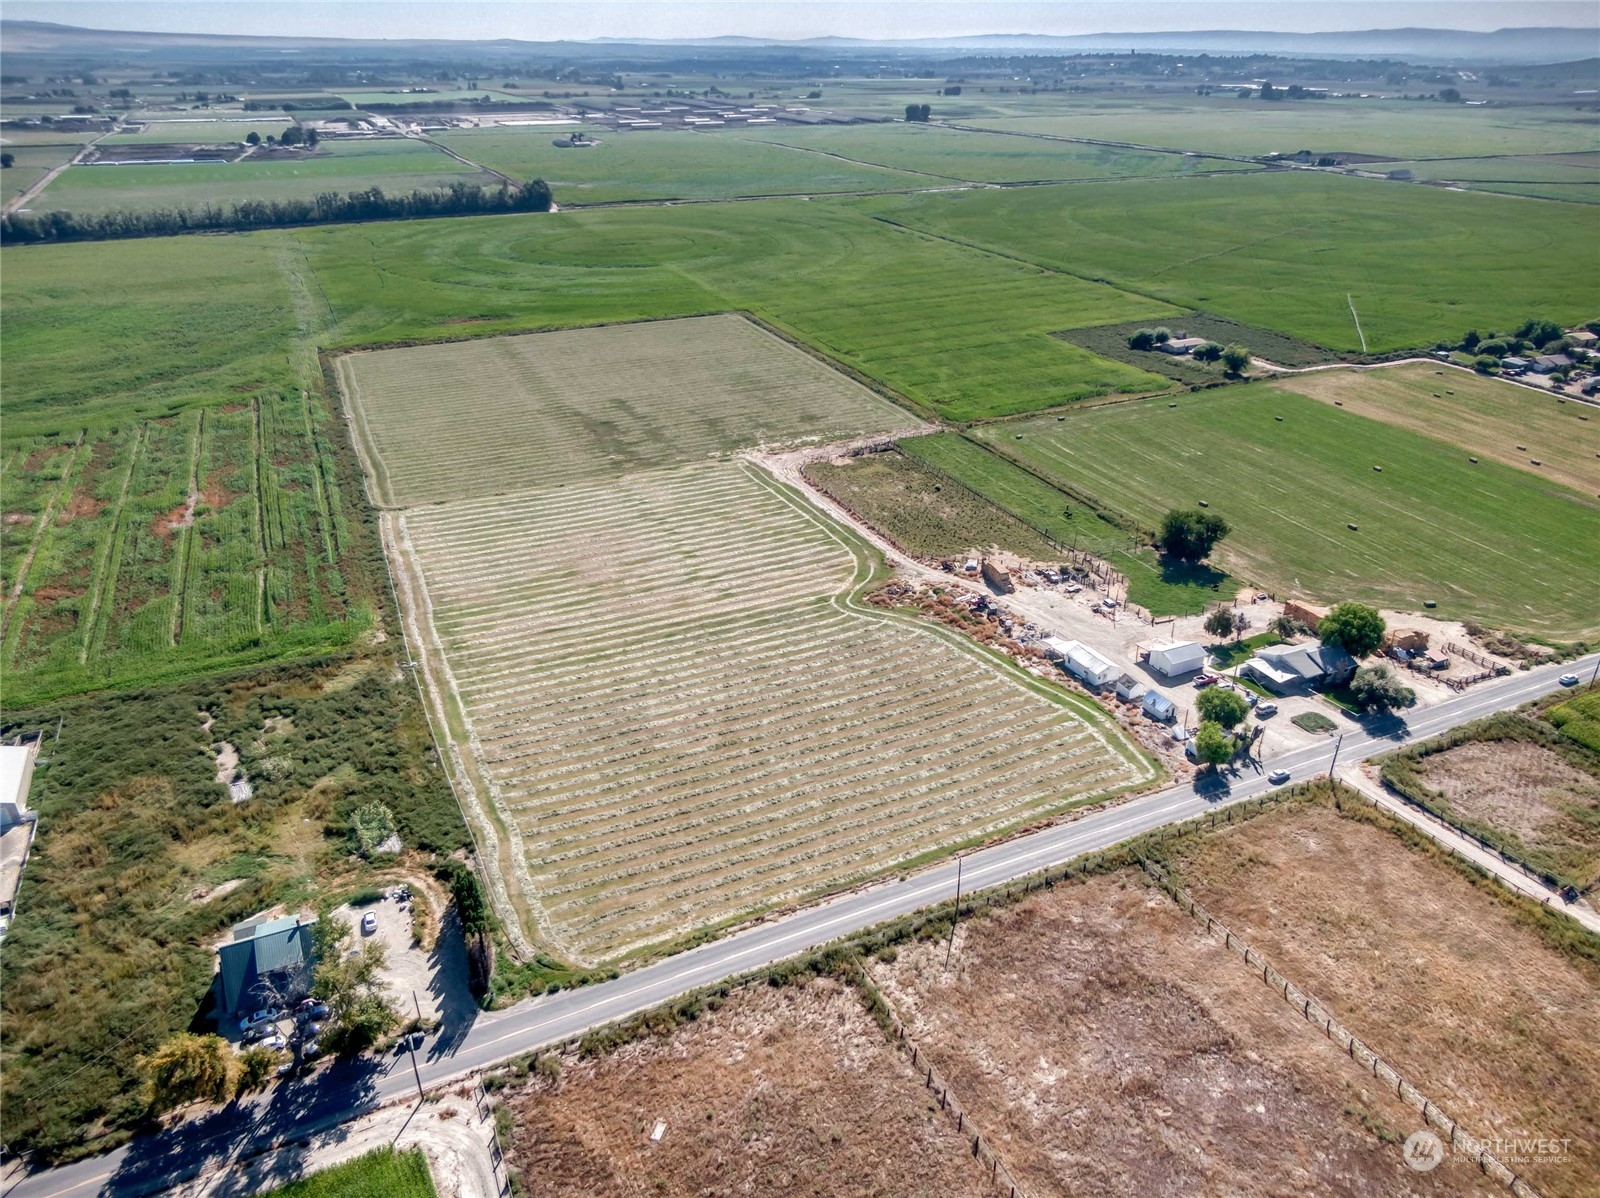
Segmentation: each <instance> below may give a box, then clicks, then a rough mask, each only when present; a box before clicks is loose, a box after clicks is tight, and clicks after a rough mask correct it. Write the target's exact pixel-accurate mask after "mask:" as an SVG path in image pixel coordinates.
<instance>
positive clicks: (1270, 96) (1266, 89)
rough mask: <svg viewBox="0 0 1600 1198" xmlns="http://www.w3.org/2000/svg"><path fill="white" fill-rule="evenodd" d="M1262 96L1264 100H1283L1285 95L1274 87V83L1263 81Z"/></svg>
mask: <svg viewBox="0 0 1600 1198" xmlns="http://www.w3.org/2000/svg"><path fill="white" fill-rule="evenodd" d="M1261 98H1262V99H1263V100H1281V99H1283V96H1282V95H1280V94H1279V92H1278V89H1277V88H1275V87H1273V86H1272V84H1270V83H1263V84H1262V85H1261Z"/></svg>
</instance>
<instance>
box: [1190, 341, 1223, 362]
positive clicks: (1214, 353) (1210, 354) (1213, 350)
mask: <svg viewBox="0 0 1600 1198" xmlns="http://www.w3.org/2000/svg"><path fill="white" fill-rule="evenodd" d="M1189 356H1190V357H1191V358H1193V359H1194V360H1195V361H1196V362H1215V361H1217V360H1218V359H1220V358H1221V357H1222V346H1220V345H1218V344H1217V343H1216V342H1215V341H1207V342H1206V343H1205V344H1204V345H1197V346H1195V347H1194V348H1193V349H1192V350H1190V351H1189Z"/></svg>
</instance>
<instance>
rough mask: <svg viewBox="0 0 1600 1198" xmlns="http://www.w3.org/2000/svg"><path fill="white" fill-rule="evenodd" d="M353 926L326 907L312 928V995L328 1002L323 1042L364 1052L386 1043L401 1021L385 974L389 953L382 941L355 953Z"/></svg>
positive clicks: (370, 944) (372, 943)
mask: <svg viewBox="0 0 1600 1198" xmlns="http://www.w3.org/2000/svg"><path fill="white" fill-rule="evenodd" d="M349 942H350V925H349V924H347V923H346V922H345V921H344V920H342V919H335V918H334V917H333V913H332V911H330V910H328V909H326V908H324V909H323V910H322V911H321V912H319V914H318V918H317V922H316V924H315V926H314V928H313V930H312V946H313V953H314V955H315V957H316V960H317V965H316V973H315V978H316V980H315V981H314V982H313V983H312V987H311V993H312V994H313V995H314V996H316V997H317V998H320V999H321V1000H322V1001H323V1002H325V1003H327V1004H328V1019H327V1030H326V1032H324V1034H323V1039H324V1042H325V1043H326V1044H327V1045H328V1046H329V1047H330V1048H333V1049H335V1050H338V1051H343V1052H360V1051H361V1050H362V1049H364V1048H368V1047H370V1046H371V1045H373V1044H374V1043H376V1042H377V1041H378V1040H380V1039H382V1038H383V1037H384V1036H385V1035H387V1034H388V1033H389V1032H390V1031H392V1030H393V1029H394V1027H395V1025H396V1024H397V1023H398V1022H399V1017H398V1016H397V1015H396V1014H395V1012H394V1008H393V1007H391V1006H390V1005H389V999H388V995H387V992H386V991H385V989H384V985H383V979H382V977H381V976H380V974H381V971H382V970H383V966H384V963H385V961H386V959H387V953H386V951H385V949H384V944H383V941H381V940H374V941H370V942H369V943H367V944H366V945H365V946H364V947H363V948H362V950H361V951H360V952H359V953H356V954H354V955H350V954H349V953H348V952H347V950H346V947H345V946H346V945H347V944H349Z"/></svg>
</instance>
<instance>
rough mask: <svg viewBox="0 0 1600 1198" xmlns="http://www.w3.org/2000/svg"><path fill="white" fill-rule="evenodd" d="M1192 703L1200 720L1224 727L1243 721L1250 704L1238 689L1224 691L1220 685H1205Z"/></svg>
mask: <svg viewBox="0 0 1600 1198" xmlns="http://www.w3.org/2000/svg"><path fill="white" fill-rule="evenodd" d="M1194 705H1195V707H1196V708H1198V709H1199V711H1200V718H1201V719H1202V720H1205V721H1207V722H1208V723H1212V724H1216V725H1217V726H1218V727H1219V728H1225V729H1226V728H1233V727H1236V726H1237V725H1239V724H1241V723H1243V722H1244V717H1245V716H1247V715H1249V714H1250V704H1248V703H1246V702H1245V701H1244V696H1243V695H1241V694H1240V693H1239V692H1238V691H1225V690H1223V689H1222V688H1221V687H1220V686H1208V687H1206V689H1205V690H1203V691H1201V692H1200V693H1199V694H1198V695H1197V696H1195V701H1194ZM1204 726H1205V725H1204V724H1202V725H1201V727H1204Z"/></svg>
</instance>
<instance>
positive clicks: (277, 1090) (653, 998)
mask: <svg viewBox="0 0 1600 1198" xmlns="http://www.w3.org/2000/svg"><path fill="white" fill-rule="evenodd" d="M1597 664H1600V656H1590V657H1587V658H1584V659H1581V660H1579V661H1577V662H1572V663H1568V664H1567V665H1564V666H1540V667H1539V668H1537V669H1534V670H1530V671H1527V672H1525V673H1523V672H1519V673H1515V674H1511V675H1509V676H1508V677H1505V678H1500V679H1496V680H1494V681H1492V682H1487V683H1484V684H1482V685H1480V686H1478V687H1475V688H1473V689H1472V690H1469V691H1466V692H1465V693H1463V694H1460V695H1457V696H1455V697H1453V698H1451V699H1448V700H1446V701H1444V702H1442V703H1438V704H1435V705H1434V706H1432V707H1429V708H1425V709H1422V710H1419V711H1417V712H1415V713H1413V714H1412V715H1411V717H1410V718H1409V719H1401V718H1400V717H1398V716H1396V717H1391V718H1390V719H1388V720H1386V721H1376V722H1374V721H1368V722H1366V723H1365V724H1358V723H1357V722H1355V721H1354V720H1348V721H1346V724H1347V728H1346V730H1345V732H1344V734H1343V737H1342V743H1339V742H1336V740H1335V738H1332V737H1330V738H1329V740H1328V741H1327V743H1326V744H1321V745H1314V746H1310V747H1307V748H1304V749H1299V750H1296V751H1295V752H1292V753H1286V754H1284V755H1282V756H1281V757H1277V758H1274V759H1273V760H1271V761H1269V762H1267V763H1266V767H1265V768H1262V769H1260V770H1259V771H1258V770H1257V769H1255V768H1254V767H1251V768H1249V769H1247V770H1245V771H1244V772H1241V773H1238V774H1224V775H1222V777H1221V778H1220V779H1216V778H1212V779H1206V780H1202V781H1201V784H1200V785H1201V788H1202V789H1196V787H1195V786H1194V785H1190V784H1187V783H1186V784H1184V785H1181V786H1174V787H1170V788H1168V789H1166V790H1162V791H1157V792H1155V793H1152V794H1148V795H1144V796H1141V797H1140V798H1136V799H1131V800H1129V801H1127V802H1124V803H1120V804H1118V805H1116V806H1114V807H1110V808H1107V809H1105V810H1100V811H1091V812H1089V813H1088V814H1084V815H1081V816H1079V817H1078V818H1076V819H1073V820H1071V821H1070V822H1065V823H1061V824H1057V825H1055V826H1053V827H1048V828H1045V829H1042V830H1040V831H1038V832H1032V833H1029V834H1027V835H1025V836H1019V837H1017V838H1015V839H1013V840H1008V841H1006V842H1004V843H1002V844H996V845H993V846H991V847H989V848H985V849H979V850H975V851H973V852H970V853H966V854H964V855H963V857H962V860H961V886H962V892H963V893H971V892H973V891H976V890H982V889H985V888H987V887H991V886H996V885H999V884H1001V883H1004V882H1008V881H1012V880H1015V879H1017V878H1022V877H1025V876H1027V875H1028V874H1031V873H1035V872H1037V871H1038V870H1041V869H1044V868H1046V867H1050V866H1056V865H1060V864H1063V863H1065V862H1067V861H1069V860H1071V859H1072V858H1074V857H1077V856H1079V855H1081V854H1084V853H1092V852H1097V851H1099V850H1101V849H1106V848H1110V847H1111V846H1112V845H1114V844H1117V843H1118V842H1120V841H1123V840H1127V839H1129V838H1130V837H1133V836H1137V835H1139V834H1141V833H1143V832H1148V831H1150V830H1151V829H1153V828H1159V827H1163V826H1165V825H1167V824H1173V823H1179V822H1181V821H1183V820H1187V819H1192V818H1194V817H1196V816H1199V815H1202V814H1204V813H1205V812H1207V811H1213V810H1216V809H1218V808H1219V807H1224V806H1227V805H1228V804H1230V803H1237V802H1240V801H1241V800H1244V799H1249V798H1254V797H1256V796H1258V795H1262V794H1265V793H1266V792H1267V791H1269V790H1272V789H1273V787H1272V786H1271V785H1270V784H1269V783H1268V782H1267V777H1266V775H1267V772H1268V769H1271V770H1278V769H1285V770H1288V771H1289V772H1290V774H1291V775H1292V777H1293V780H1294V781H1304V780H1307V779H1310V778H1314V777H1317V776H1319V775H1322V774H1326V773H1327V772H1328V770H1329V767H1330V765H1331V764H1332V757H1333V752H1334V748H1335V744H1336V743H1338V745H1339V747H1338V752H1339V760H1340V762H1342V763H1346V764H1348V763H1350V762H1354V761H1357V760H1360V759H1364V758H1367V757H1374V756H1378V755H1380V754H1383V753H1386V752H1388V751H1390V750H1392V749H1394V748H1396V747H1398V746H1399V745H1401V744H1404V743H1405V742H1406V741H1408V740H1411V739H1421V738H1427V737H1430V736H1434V735H1437V734H1438V733H1440V732H1443V731H1445V730H1446V729H1449V728H1453V727H1455V726H1456V725H1458V724H1463V723H1466V722H1467V721H1469V720H1475V719H1478V718H1479V717H1481V716H1485V715H1489V714H1490V713H1492V712H1496V711H1503V710H1506V709H1508V708H1512V707H1516V706H1518V705H1519V704H1521V703H1525V702H1527V701H1528V700H1529V699H1533V698H1537V697H1538V696H1540V695H1544V694H1548V693H1549V692H1551V691H1554V690H1558V689H1560V686H1559V683H1558V681H1557V679H1558V678H1559V677H1560V675H1562V674H1563V673H1566V672H1568V671H1571V672H1573V673H1576V674H1578V675H1579V676H1580V677H1581V678H1583V680H1584V681H1585V682H1587V681H1588V679H1589V676H1590V675H1591V674H1592V673H1593V672H1594V671H1595V668H1596V666H1597ZM955 886H956V864H955V862H954V861H948V862H945V863H943V864H940V865H936V866H933V867H931V868H929V869H926V870H922V871H920V872H918V873H916V874H914V875H912V876H911V877H908V878H906V879H905V880H904V881H894V882H886V883H882V884H879V885H875V886H871V887H867V888H865V889H862V890H858V891H852V892H850V893H847V894H842V895H840V896H838V897H836V898H833V899H830V900H828V901H826V902H823V903H819V904H817V905H816V906H813V907H807V908H805V909H804V910H801V911H797V912H795V913H793V914H791V915H787V916H785V917H783V918H779V919H772V920H769V921H767V922H763V923H758V924H755V925H754V926H752V927H749V928H747V929H745V930H744V931H742V932H739V933H737V934H736V935H732V936H728V937H725V938H724V939H721V940H717V941H714V942H712V943H710V944H705V945H702V946H700V947H699V948H696V949H692V950H690V951H688V952H684V953H679V954H677V955H676V956H672V957H667V958H664V959H662V960H660V961H657V962H655V963H653V964H651V965H647V966H644V967H643V968H640V969H636V970H634V971H633V972H631V973H627V974H624V975H623V976H621V977H619V978H617V979H616V980H615V981H611V982H606V983H603V984H601V985H595V986H588V987H585V988H583V989H580V990H566V991H562V992H561V993H559V994H554V995H547V996H544V997H540V998H534V999H529V1000H527V1001H524V1002H521V1003H518V1004H517V1005H516V1006H514V1007H510V1008H507V1009H506V1010H504V1011H495V1012H477V1013H474V1014H472V1015H471V1016H470V1017H469V1018H467V1019H464V1020H461V1021H457V1022H455V1023H454V1024H447V1025H446V1026H445V1027H444V1028H442V1029H441V1030H440V1031H439V1032H438V1033H437V1034H435V1035H434V1036H433V1037H432V1038H431V1039H430V1040H428V1041H427V1043H426V1045H425V1047H424V1048H423V1049H422V1050H421V1051H420V1052H419V1053H418V1054H417V1057H416V1072H415V1073H414V1072H413V1069H412V1060H411V1057H410V1056H409V1055H399V1056H393V1057H388V1058H384V1059H382V1060H361V1061H354V1062H340V1063H337V1064H335V1065H334V1066H332V1067H330V1068H328V1069H325V1070H321V1071H319V1072H318V1073H317V1074H315V1075H313V1076H312V1077H309V1078H305V1079H301V1080H298V1081H294V1082H289V1083H284V1084H282V1085H279V1086H277V1087H274V1088H273V1089H272V1090H271V1091H270V1092H269V1093H267V1094H265V1095H259V1096H256V1097H255V1098H253V1099H252V1100H250V1101H248V1102H243V1103H236V1104H234V1105H233V1106H230V1107H228V1108H226V1109H225V1110H223V1111H220V1112H218V1113H216V1114H214V1115H212V1116H210V1117H209V1118H206V1119H196V1120H190V1121H187V1122H185V1123H182V1124H179V1125H178V1126H177V1127H175V1128H173V1129H171V1130H169V1131H167V1132H164V1133H162V1134H161V1135H158V1136H145V1137H141V1138H139V1139H137V1140H135V1141H134V1142H133V1143H131V1144H129V1145H127V1146H126V1147H123V1148H119V1149H117V1150H115V1151H113V1152H110V1153H107V1154H105V1155H103V1156H98V1157H93V1158H91V1159H88V1160H84V1161H80V1162H78V1163H76V1164H72V1165H64V1166H62V1167H60V1168H58V1169H50V1170H46V1171H43V1172H40V1173H36V1174H33V1175H31V1176H28V1177H25V1178H23V1179H21V1180H20V1181H17V1182H15V1183H14V1184H12V1185H11V1186H10V1187H9V1188H7V1189H6V1190H5V1191H4V1195H5V1198H89V1196H90V1195H95V1194H108V1195H111V1194H114V1195H130V1196H131V1195H142V1194H149V1193H155V1192H158V1191H160V1190H162V1189H165V1188H167V1187H170V1186H173V1185H177V1184H179V1183H180V1182H183V1181H186V1180H189V1179H191V1178H193V1177H196V1176H198V1175H199V1174H201V1173H202V1172H210V1171H212V1170H215V1169H217V1168H220V1167H226V1165H227V1163H228V1162H229V1161H231V1160H238V1159H242V1158H247V1157H250V1156H253V1155H255V1154H256V1153H258V1152H261V1151H264V1150H266V1149H267V1148H269V1147H272V1146H274V1145H276V1144H279V1143H281V1142H284V1141H286V1140H293V1139H298V1138H300V1137H303V1136H306V1135H309V1134H311V1133H312V1132H315V1131H320V1130H323V1129H325V1128H328V1127H331V1126H335V1125H337V1124H339V1123H342V1122H345V1121H348V1120H350V1119H354V1118H358V1117H359V1116H360V1115H362V1114H363V1113H365V1112H367V1111H369V1110H371V1109H372V1108H373V1107H375V1106H380V1105H383V1104H385V1103H388V1102H393V1101H396V1100H400V1099H403V1098H404V1097H405V1096H406V1095H407V1094H408V1093H414V1092H415V1091H416V1088H417V1076H418V1075H420V1077H421V1082H422V1084H423V1085H424V1086H435V1085H438V1084H440V1083H443V1082H446V1081H448V1080H450V1079H453V1078H458V1077H460V1076H462V1075H464V1074H467V1073H471V1072H474V1071H476V1070H480V1069H483V1068H486V1067H488V1066H490V1065H493V1064H496V1063H497V1062H500V1061H503V1060H505V1059H507V1058H509V1057H513V1056H516V1055H518V1054H520V1053H524V1052H527V1051H528V1050H530V1049H534V1048H538V1047H540V1046H542V1045H547V1044H556V1043H560V1042H562V1041H565V1040H569V1039H572V1038H573V1037H575V1036H579V1035H582V1034H583V1033H584V1032H586V1031H588V1030H589V1029H591V1028H594V1027H597V1026H600V1025H602V1024H606V1023H610V1022H611V1021H613V1020H616V1019H621V1018H624V1017H626V1016H628V1015H632V1014H635V1013H637V1012H639V1011H643V1010H648V1009H649V1008H651V1007H654V1006H657V1005H659V1004H661V1003H663V1002H666V1001H667V1000H669V999H672V998H676V997H677V996H678V995H681V994H684V993H686V992H687V991H690V990H694V989H697V988H698V987H701V986H707V985H712V984H714V983H716V982H719V981H721V980H723V979H724V978H729V977H734V976H737V975H739V974H742V973H746V972H748V971H750V970H754V969H759V968H761V967H763V966H766V965H770V964H772V963H773V962H775V961H781V960H783V959H784V958H786V957H792V956H795V955H797V954H799V953H802V952H805V951H806V950H808V949H811V948H814V947H816V946H818V945H821V944H825V943H827V942H828V941H830V940H834V939H837V938H838V937H841V936H845V935H847V934H849V933H852V932H857V931H860V930H861V929H864V928H869V927H871V926H873V925H874V924H877V923H882V922H884V921H885V920H889V919H894V918H896V917H898V916H901V915H905V914H908V913H909V912H912V911H915V910H917V909H918V908H920V907H925V906H928V905H929V904H931V903H936V902H939V901H941V900H943V899H947V898H950V897H952V896H953V895H954V893H955Z"/></svg>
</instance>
